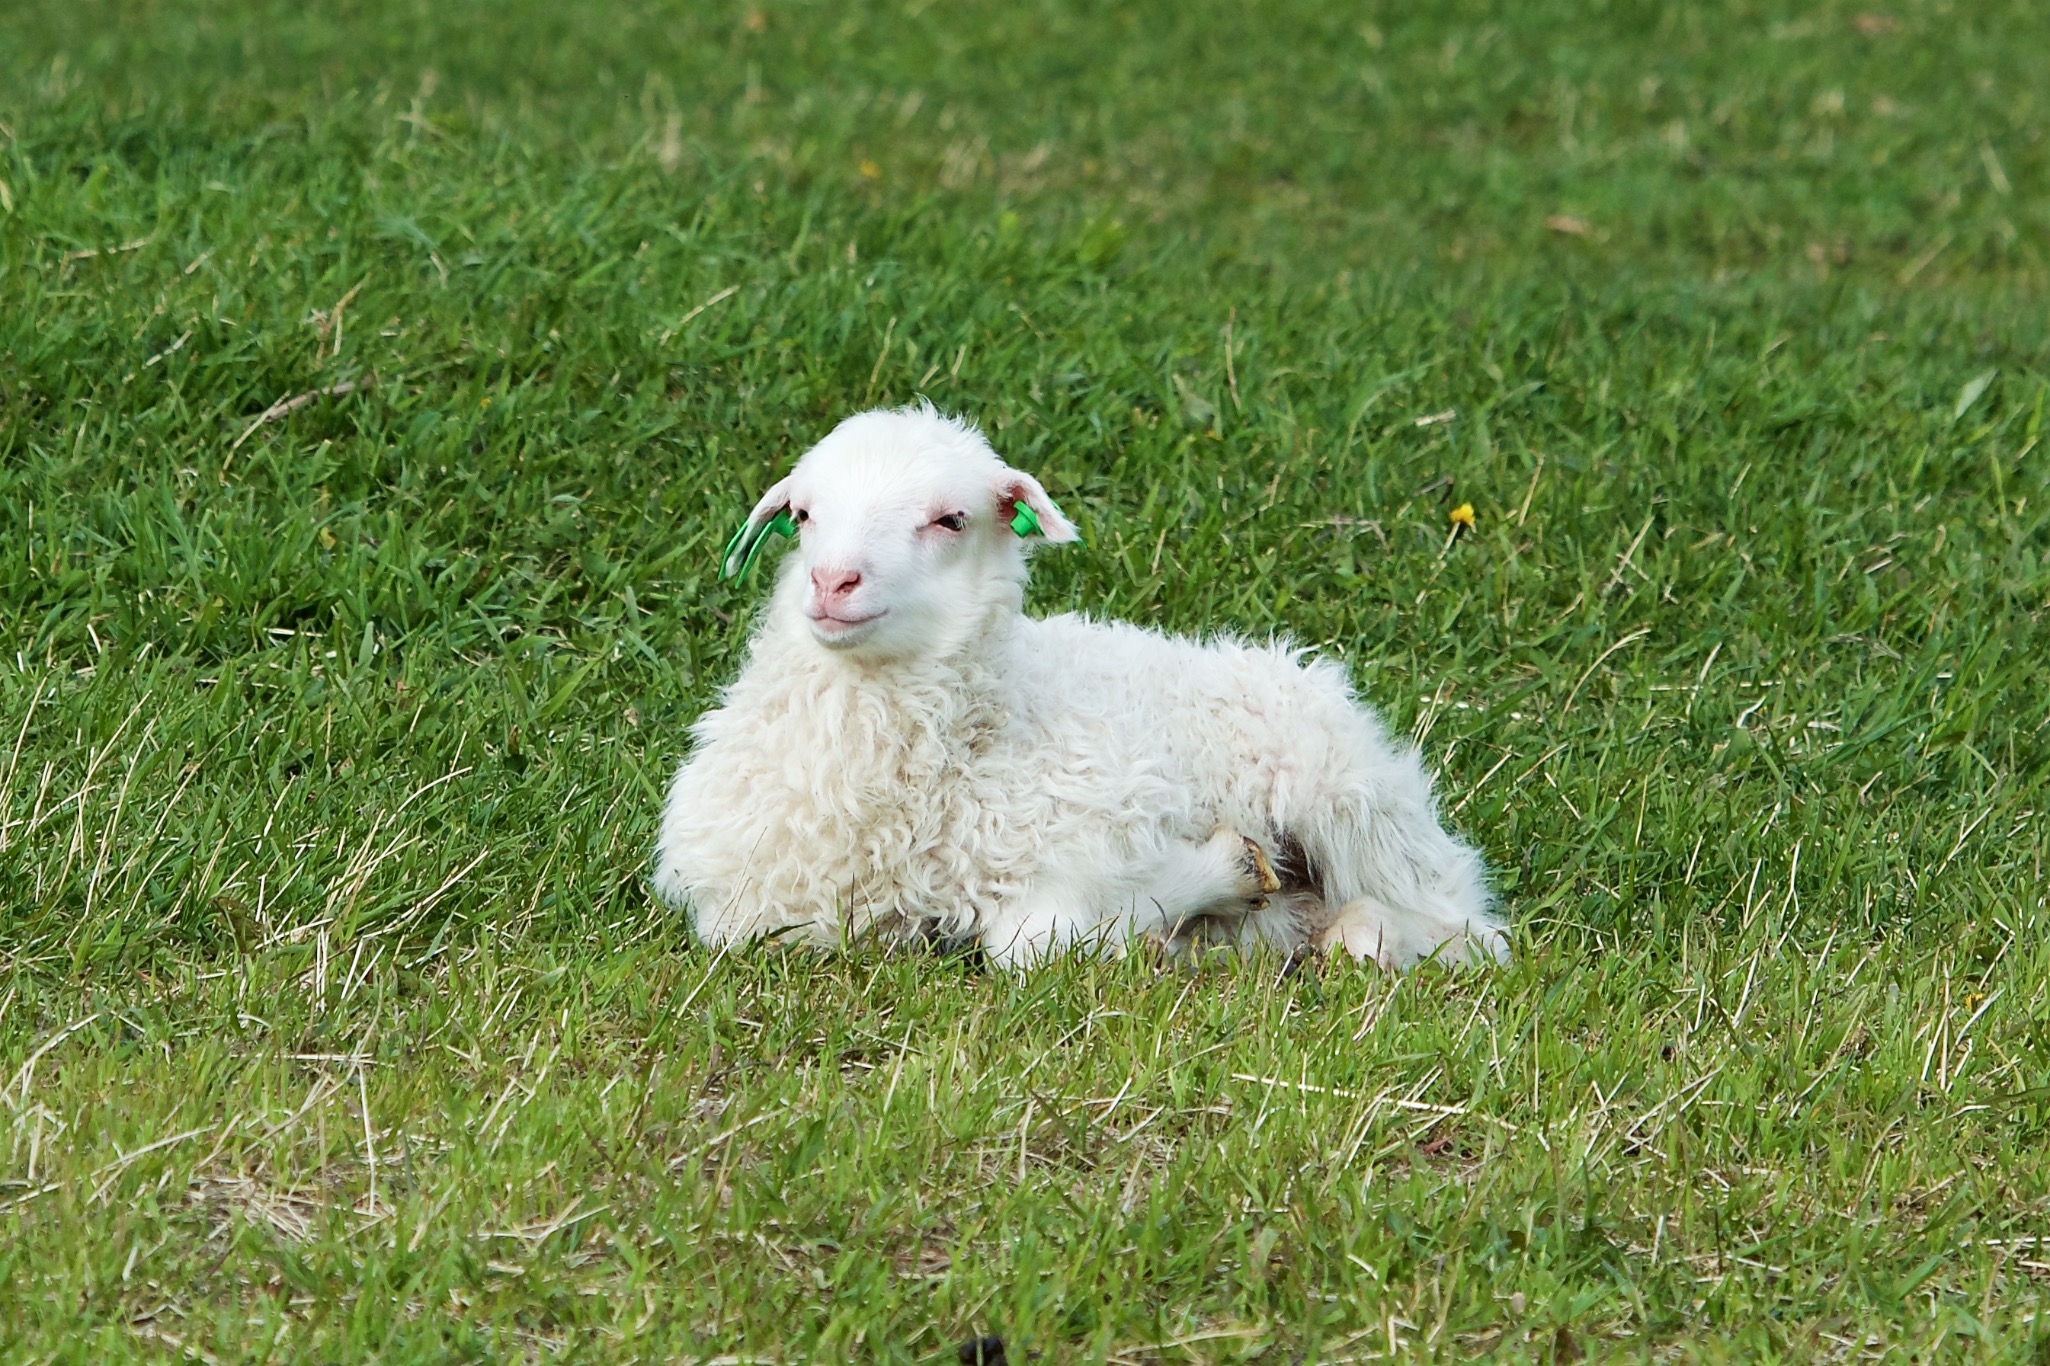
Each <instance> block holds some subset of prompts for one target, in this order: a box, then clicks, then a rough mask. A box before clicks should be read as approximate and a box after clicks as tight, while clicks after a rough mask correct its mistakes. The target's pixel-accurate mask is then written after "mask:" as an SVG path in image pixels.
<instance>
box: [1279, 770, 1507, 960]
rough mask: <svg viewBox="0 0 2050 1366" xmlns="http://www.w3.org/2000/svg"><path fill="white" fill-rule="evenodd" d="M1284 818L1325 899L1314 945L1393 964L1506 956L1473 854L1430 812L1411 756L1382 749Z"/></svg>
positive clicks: (1426, 784)
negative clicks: (1288, 819)
mask: <svg viewBox="0 0 2050 1366" xmlns="http://www.w3.org/2000/svg"><path fill="white" fill-rule="evenodd" d="M1349 776H1350V777H1351V778H1352V779H1353V781H1351V782H1348V783H1344V784H1342V785H1340V784H1334V785H1333V788H1332V789H1327V793H1328V795H1327V796H1326V797H1325V799H1324V800H1322V801H1319V802H1317V803H1314V804H1312V806H1311V807H1310V809H1308V810H1305V811H1303V812H1301V813H1300V816H1299V818H1298V819H1297V820H1295V821H1292V822H1291V823H1290V829H1289V834H1290V835H1291V837H1292V838H1294V839H1295V840H1296V841H1298V842H1299V843H1300V844H1301V845H1302V848H1303V852H1304V854H1305V855H1306V856H1307V858H1308V861H1309V864H1310V866H1311V867H1312V868H1313V869H1314V870H1315V872H1316V880H1317V882H1318V885H1319V890H1320V891H1321V892H1322V893H1323V897H1324V902H1325V904H1326V905H1327V906H1328V907H1330V910H1329V912H1328V913H1327V914H1328V919H1327V920H1326V922H1325V923H1324V925H1322V926H1321V927H1319V928H1320V930H1321V933H1320V934H1319V938H1318V943H1319V944H1320V945H1321V946H1322V947H1324V948H1326V949H1329V950H1333V951H1336V950H1338V949H1340V948H1343V949H1344V950H1346V951H1347V952H1349V953H1351V954H1352V955H1353V956H1354V957H1355V958H1361V959H1372V960H1373V961H1374V962H1377V963H1379V964H1381V965H1382V966H1383V967H1389V968H1402V967H1407V966H1409V965H1410V964H1412V963H1416V962H1419V961H1421V960H1423V959H1426V958H1434V957H1435V958H1439V959H1441V960H1450V961H1454V962H1459V961H1471V962H1480V961H1488V960H1499V959H1505V958H1507V957H1508V956H1509V945H1508V939H1507V937H1506V935H1505V933H1504V931H1503V928H1502V924H1501V922H1500V921H1499V920H1497V919H1496V918H1495V916H1494V915H1493V914H1492V913H1491V912H1492V907H1491V905H1490V901H1491V898H1490V897H1489V894H1488V888H1487V881H1486V877H1485V874H1484V872H1483V870H1482V867H1481V862H1480V857H1479V855H1477V854H1476V853H1475V852H1474V851H1473V850H1472V849H1471V848H1470V847H1468V846H1467V845H1466V844H1464V843H1463V842H1461V841H1460V840H1459V839H1457V838H1456V837H1455V836H1453V835H1452V834H1451V833H1450V832H1449V831H1447V830H1446V829H1445V827H1444V826H1443V825H1442V824H1441V823H1440V822H1439V820H1438V813H1437V810H1436V808H1435V804H1434V803H1433V802H1432V800H1431V789H1430V779H1429V778H1428V777H1427V776H1426V775H1425V773H1424V770H1423V766H1422V765H1421V764H1420V763H1419V762H1418V761H1417V760H1416V758H1415V756H1414V755H1412V754H1406V753H1402V752H1400V751H1394V750H1393V749H1392V747H1385V746H1384V747H1383V748H1382V753H1380V754H1379V755H1378V756H1375V758H1374V760H1373V761H1372V762H1371V763H1367V764H1361V765H1359V766H1358V767H1357V768H1356V769H1355V771H1354V772H1353V773H1352V774H1350V775H1349Z"/></svg>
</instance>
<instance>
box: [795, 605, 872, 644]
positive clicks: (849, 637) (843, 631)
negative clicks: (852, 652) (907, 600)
mask: <svg viewBox="0 0 2050 1366" xmlns="http://www.w3.org/2000/svg"><path fill="white" fill-rule="evenodd" d="M889 614H890V610H889V609H888V608H887V607H886V608H884V609H883V610H882V611H880V612H871V613H869V614H868V615H867V616H865V617H836V616H830V615H827V614H825V613H821V614H819V615H818V616H812V614H811V613H810V612H806V613H805V616H807V617H809V618H810V620H811V629H812V630H813V631H814V632H816V633H817V635H818V637H819V639H820V640H823V641H826V642H827V643H829V644H833V645H842V644H851V643H853V641H854V640H856V639H857V638H859V637H861V636H864V635H866V634H868V628H869V627H871V626H873V625H875V624H876V623H877V622H879V621H881V620H882V619H883V618H884V617H886V616H888V615H889Z"/></svg>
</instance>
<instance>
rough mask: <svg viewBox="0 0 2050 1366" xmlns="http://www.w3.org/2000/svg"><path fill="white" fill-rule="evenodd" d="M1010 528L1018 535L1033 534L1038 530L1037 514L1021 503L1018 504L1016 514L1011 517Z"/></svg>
mask: <svg viewBox="0 0 2050 1366" xmlns="http://www.w3.org/2000/svg"><path fill="white" fill-rule="evenodd" d="M1011 530H1013V531H1015V532H1017V533H1018V534H1019V535H1020V536H1034V535H1037V534H1038V532H1039V515H1038V514H1037V513H1035V512H1034V511H1033V510H1032V509H1031V508H1029V507H1026V506H1025V505H1024V504H1023V503H1020V504H1018V515H1017V516H1015V517H1013V518H1012V519H1011Z"/></svg>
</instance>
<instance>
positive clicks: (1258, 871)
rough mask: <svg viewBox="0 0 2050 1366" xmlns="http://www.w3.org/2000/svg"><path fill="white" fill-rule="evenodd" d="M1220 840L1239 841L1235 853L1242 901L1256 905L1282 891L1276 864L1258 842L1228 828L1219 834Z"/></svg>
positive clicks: (1217, 836) (1239, 892)
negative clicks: (1275, 869) (1275, 870)
mask: <svg viewBox="0 0 2050 1366" xmlns="http://www.w3.org/2000/svg"><path fill="white" fill-rule="evenodd" d="M1216 838H1217V839H1219V840H1226V841H1229V840H1237V841H1238V844H1239V847H1238V849H1237V850H1235V851H1234V861H1235V864H1236V869H1237V874H1238V879H1237V880H1238V888H1237V890H1238V894H1239V899H1240V900H1242V901H1250V902H1253V903H1255V904H1259V903H1261V902H1264V901H1266V899H1267V898H1268V897H1270V896H1272V895H1274V894H1275V893H1276V892H1278V891H1280V890H1281V879H1280V877H1278V876H1277V875H1276V874H1275V872H1274V862H1273V860H1271V859H1269V858H1268V857H1267V851H1266V850H1265V849H1262V848H1261V847H1260V845H1259V842H1258V841H1257V840H1251V839H1248V838H1246V837H1245V836H1244V835H1241V834H1239V833H1238V832H1237V831H1235V830H1232V829H1229V828H1226V829H1222V830H1219V831H1218V832H1217V835H1216Z"/></svg>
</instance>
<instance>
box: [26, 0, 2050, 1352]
mask: <svg viewBox="0 0 2050 1366" xmlns="http://www.w3.org/2000/svg"><path fill="white" fill-rule="evenodd" d="M1876 3H1877V0H1874V4H1876ZM1109 9H1110V7H1097V6H1086V5H1080V4H1065V3H1055V2H1054V0H1041V2H1039V3H1027V4H1019V5H1012V6H1002V7H999V6H993V5H954V6H943V5H931V4H928V3H924V2H923V0H910V3H902V4H880V3H874V4H872V3H862V2H858V0H843V3H836V4H824V3H796V2H794V0H793V2H792V3H768V2H766V0H765V3H763V4H762V6H761V8H759V9H756V8H752V7H750V6H748V5H724V4H722V5H703V6H697V7H691V6H686V5H684V4H681V3H674V4H657V3H646V2H644V0H629V2H628V3H620V4H613V5H599V4H595V3H590V2H589V0H562V3H556V4H552V5H551V4H541V3H538V2H537V0H506V2H505V3H499V4H491V5H486V4H478V3H473V2H472V0H449V2H448V3H441V4H429V3H426V0H346V2H344V3H335V4H329V5H323V6H317V7H308V6H302V5H287V4H283V3H265V2H264V0H63V2H62V3H60V2H59V0H14V3H11V4H9V5H7V6H5V7H4V8H0V955H4V960H0V978H4V980H0V1127H4V1133H5V1136H4V1140H0V1360H4V1361H6V1362H10V1363H11V1362H28V1361H37V1362H42V1361H62V1362H108V1361H119V1360H129V1359H135V1360H180V1359H192V1360H199V1361H205V1362H215V1361H222V1362H241V1361H304V1362H332V1361H341V1360H370V1359H375V1360H378V1361H382V1362H394V1363H396V1362H424V1361H442V1360H476V1361H497V1360H540V1359H548V1360H556V1359H561V1360H567V1361H577V1362H626V1361H643V1362H652V1361H687V1362H695V1361H712V1360H717V1361H721V1362H725V1363H739V1362H775V1361H790V1362H795V1361H805V1360H816V1361H849V1360H862V1361H867V1360H877V1361H900V1362H913V1361H951V1360H953V1359H954V1344H955V1343H956V1342H958V1341H960V1340H961V1339H963V1338H966V1337H968V1336H970V1335H971V1334H976V1333H985V1332H996V1333H1000V1334H1002V1335H1003V1336H1004V1338H1005V1339H1006V1342H1007V1344H1008V1346H1009V1347H1010V1350H1011V1360H1012V1361H1013V1362H1017V1361H1021V1360H1026V1359H1031V1358H1029V1357H1028V1356H1027V1354H1028V1353H1036V1354H1037V1358H1036V1359H1037V1360H1039V1361H1041V1362H1044V1363H1047V1364H1048V1366H1052V1363H1059V1362H1081V1361H1089V1362H1146V1361H1224V1360H1263V1361H1272V1362H1277V1363H1280V1362H1306V1361H1317V1362H1338V1361H1349V1360H1369V1359H1386V1358H1395V1359H1401V1360H1463V1359H1467V1358H1470V1357H1483V1358H1492V1359H1500V1360H1545V1361H1559V1362H1565V1361H1572V1360H1582V1359H1607V1358H1622V1359H1631V1360H1643V1359H1657V1360H1688V1361H1745V1362H1755V1361H1811V1360H1826V1361H1838V1360H1844V1361H1851V1360H1866V1359H1884V1360H1893V1361H1910V1360H1914V1361H1925V1360H1989V1361H1990V1360H2003V1361H2005V1360H2036V1361H2042V1360H2045V1359H2046V1358H2050V1321H2046V1320H2045V1319H2044V1318H2043V1317H2042V1316H2043V1315H2044V1313H2045V1309H2046V1304H2045V1301H2046V1293H2045V1291H2046V1285H2050V943H2046V929H2050V914H2046V910H2050V908H2046V901H2045V890H2044V887H2045V884H2044V881H2043V871H2044V870H2043V865H2044V856H2045V852H2046V847H2050V831H2046V824H2050V818H2046V814H2045V809H2044V808H2045V804H2046V800H2050V451H2046V450H2045V448H2044V446H2043V444H2041V437H2042V436H2043V435H2044V431H2043V428H2044V419H2045V407H2046V402H2050V329H2046V305H2050V142H2046V132H2050V94H2046V89H2045V86H2044V83H2043V79H2042V73H2043V72H2044V71H2045V70H2046V69H2050V26H2046V25H2045V24H2044V23H2043V22H2042V16H2041V14H2040V13H2038V12H2037V9H2036V7H2035V6H2034V5H2033V4H2031V3H2028V0H2006V2H2005V3H2003V2H2002V0H1888V8H1887V9H1886V11H1885V12H1881V11H1879V10H1878V9H1876V8H1868V7H1861V5H1856V4H1837V3H1830V2H1829V0H1818V2H1817V3H1809V4H1792V3H1787V4H1767V3H1762V2H1761V3H1752V2H1750V0H1727V2H1724V3H1702V4H1691V5H1683V4H1680V3H1677V0H1674V2H1672V3H1653V2H1652V0H1612V2H1611V3H1594V2H1592V0H1591V2H1590V3H1583V4H1569V3H1566V0H1524V3H1510V0H1458V2H1457V3H1445V4H1442V5H1435V6H1428V5H1426V6H1419V5H1402V4H1397V3H1393V2H1392V0H1387V2H1384V0H1369V3H1364V4H1355V5H1335V4H1333V5H1317V4H1309V3H1302V2H1298V3H1278V4H1274V5H1267V6H1260V7H1251V6H1241V5H1227V4H1216V3H1209V0H1196V3H1190V4H1181V5H1148V6H1131V7H1123V8H1121V9H1119V10H1118V11H1117V12H1115V13H1112V12H1108V11H1109ZM918 394H927V395H930V396H931V397H932V398H933V399H934V400H935V401H936V402H938V403H939V404H941V405H943V406H945V407H948V408H952V409H956V410H959V411H962V412H964V413H967V414H969V415H970V416H972V417H974V418H976V419H978V420H979V421H981V422H982V423H984V424H985V426H986V427H987V429H988V431H989V433H990V435H991V437H992V439H993V441H994V442H995V444H996V445H997V447H998V449H999V450H1000V451H1002V452H1003V453H1004V454H1005V455H1006V456H1007V457H1009V458H1010V459H1011V460H1013V461H1014V462H1015V463H1018V464H1020V465H1022V466H1024V467H1026V468H1028V469H1032V470H1034V471H1036V472H1037V473H1039V474H1040V475H1041V476H1042V477H1043V479H1044V480H1045V481H1046V483H1047V484H1048V486H1049V488H1050V489H1051V491H1052V492H1053V494H1054V496H1055V497H1056V498H1057V499H1059V500H1060V502H1061V504H1062V506H1063V507H1064V508H1066V509H1067V510H1068V511H1069V512H1070V513H1071V514H1074V515H1076V516H1077V517H1078V520H1080V521H1081V522H1082V524H1083V528H1084V535H1085V544H1084V545H1083V546H1082V547H1080V548H1075V549H1070V550H1068V551H1066V552H1063V553H1061V554H1059V555H1053V554H1049V555H1047V556H1046V557H1044V558H1043V559H1042V561H1041V567H1040V571H1039V576H1038V578H1037V579H1036V581H1035V585H1034V588H1033V593H1032V597H1033V602H1034V606H1035V607H1036V608H1038V609H1042V610H1061V609H1070V608H1074V609H1081V610H1086V611H1089V612H1094V613H1102V614H1115V615H1119V616H1126V617H1131V618H1135V619H1138V620H1143V621H1148V622H1154V623H1158V624H1161V625H1164V626H1168V627H1172V628H1175V629H1185V630H1231V631H1239V632H1245V633H1249V634H1252V635H1256V636H1264V635H1267V634H1268V633H1272V632H1285V633H1287V634H1289V635H1291V636H1293V637H1294V638H1296V639H1298V640H1300V641H1303V642H1305V643H1311V644H1314V645H1316V646H1317V647H1318V648H1319V649H1321V650H1324V651H1327V652H1330V653H1333V654H1336V655H1338V656H1340V657H1342V658H1344V659H1345V660H1346V661H1347V662H1348V664H1349V665H1350V666H1351V668H1352V670H1353V673H1354V676H1355V677H1356V679H1357V681H1358V684H1359V687H1360V689H1361V691H1362V693H1363V695H1364V696H1365V697H1367V698H1368V699H1370V700H1371V701H1372V702H1373V703H1374V704H1376V705H1377V706H1379V707H1381V708H1382V709H1383V710H1384V711H1385V712H1386V713H1387V714H1388V715H1389V717H1390V718H1391V720H1392V721H1393V722H1394V723H1395V724H1396V725H1397V726H1399V727H1401V728H1403V729H1405V730H1408V731H1409V732H1410V733H1412V734H1413V735H1414V736H1415V737H1416V738H1417V739H1418V740H1419V741H1420V742H1421V743H1422V745H1423V746H1424V748H1425V750H1426V751H1427V753H1428V754H1429V756H1430V758H1431V760H1432V762H1433V763H1434V764H1436V765H1438V766H1439V767H1440V769H1441V771H1442V773H1443V791H1444V795H1445V806H1446V809H1447V811H1448V812H1449V813H1450V815H1451V819H1452V820H1453V821H1454V822H1455V823H1456V824H1457V825H1458V826H1459V827H1460V828H1461V829H1462V830H1464V831H1465V832H1466V833H1467V834H1468V835H1470V836H1471V837H1472V838H1473V839H1474V840H1475V841H1477V842H1478V843H1479V844H1480V846H1481V847H1482V848H1483V849H1484V850H1485V851H1486V854H1487V856H1488V859H1489V861H1490V864H1491V866H1492V867H1493V869H1494V870H1495V876H1496V882H1497V885H1498V887H1499V889H1500V892H1501V894H1502V898H1503V901H1504V904H1505V906H1506V908H1507V910H1508V912H1509V914H1510V916H1511V917H1512V919H1513V921H1514V923H1515V926H1516V936H1517V950H1518V952H1517V958H1516V961H1515V963H1514V964H1513V965H1511V966H1508V967H1505V968H1503V969H1501V970H1499V971H1490V972H1481V973H1452V972H1446V971H1437V970H1427V971H1421V972H1418V973H1416V974H1414V975H1412V976H1408V977H1404V978H1401V979H1393V978H1389V977H1385V976H1381V975H1379V974H1377V973H1375V972H1374V971H1372V970H1370V969H1365V968H1359V967H1354V966H1349V965H1333V966H1330V967H1327V968H1325V969H1323V970H1321V971H1320V970H1308V971H1303V972H1300V973H1296V974H1293V975H1284V974H1283V973H1282V972H1280V971H1279V966H1280V965H1279V964H1276V963H1273V962H1261V961H1257V960H1231V959H1225V958H1220V959H1214V960H1211V961H1207V962H1205V963H1203V964H1202V965H1200V967H1197V968H1193V969H1181V970H1168V971H1160V972H1156V971H1154V970H1153V969H1151V968H1149V967H1147V966H1145V965H1142V964H1139V963H1135V962H1121V963H1094V962H1073V963H1069V964H1064V965H1061V966H1059V967H1057V968H1054V969H1051V970H1047V971H1044V972H1041V973H1038V974H1036V975H1033V976H1031V977H1029V978H1025V979H1012V978H1009V977H1005V976H1002V975H996V974H990V973H987V972H982V971H978V970H976V969H974V968H973V967H972V966H971V965H968V964H964V963H962V962H959V961H955V960H947V959H939V958H917V957H890V958H885V957H878V956H872V955H861V954H856V955H853V956H849V957H844V958H837V959H819V958H814V957H811V956H807V955H805V954H802V953H783V952H757V953H743V954H732V955H727V956H725V957H719V958H715V957H714V956H713V955H711V954H709V953H707V952H704V951H702V950H700V949H698V948H696V947H695V946H693V945H692V943H691V942H690V937H689V932H688V927H687V925H686V923H685V922H684V920H683V919H682V918H681V917H680V916H679V915H678V914H676V913H675V912H673V911H670V910H668V909H665V908H663V907H661V906H660V905H658V904H656V903H655V902H654V901H653V900H652V898H651V896H650V894H649V892H648V888H647V870H648V858H647V855H648V849H649V846H650V843H651V840H652V837H653V831H654V826H655V820H656V815H657V810H658V804H659V800H660V793H661V790H662V787H663V784H664V783H665V782H666V780H667V778H668V775H669V774H670V773H671V772H672V771H673V769H674V766H675V764H676V762H677V761H678V759H679V757H680V755H681V753H682V748H683V744H684V739H685V728H686V726H687V725H688V723H689V722H690V720H691V719H692V718H693V717H694V716H695V715H696V714H697V713H698V712H699V711H700V710H701V709H702V708H704V707H705V706H706V705H707V704H708V703H709V702H710V700H711V699H712V698H713V697H714V696H715V694H716V690H717V688H718V686H719V685H720V683H721V682H722V681H723V680H724V679H726V678H727V677H729V676H730V675H731V673H732V672H733V670H734V669H735V667H736V665H737V661H738V659H739V654H740V651H741V649H742V646H743V644H744V641H745V636H746V631H747V625H748V620H749V616H750V613H751V612H752V611H753V609H754V607H755V605H756V604H757V603H758V601H759V593H760V581H759V576H757V579H756V580H754V581H751V582H750V583H748V584H746V585H742V586H740V587H735V586H732V585H727V584H721V583H719V582H717V581H716V580H715V578H714V573H713V571H714V560H715V556H716V553H717V550H718V548H719V546H720V545H721V544H723V541H724V539H725V536H726V534H727V533H728V532H729V531H730V530H731V527H732V525H733V524H734V523H735V521H736V520H737V519H738V517H739V516H740V515H741V513H742V512H743V511H744V509H745V508H746V507H747V506H748V504H749V502H750V501H751V499H752V496H753V494H754V493H755V492H757V491H758V490H759V489H760V488H761V487H763V486H764V485H765V483H766V482H767V481H768V480H769V479H770V478H771V477H772V472H774V471H777V470H779V469H781V468H783V467H784V466H786V465H787V463H788V462H789V461H790V460H791V459H792V458H794V457H795V455H796V454H797V453H799V452H800V451H801V450H802V449H803V448H804V447H805V446H806V445H808V444H809V443H810V442H811V441H813V440H815V439H816V438H817V437H818V436H819V435H821V434H823V433H824V431H825V430H827V428H828V427H829V426H830V425H831V424H832V423H833V422H834V421H835V420H836V419H837V418H838V417H840V416H842V415H844V414H846V413H847V412H849V411H851V410H854V409H857V408H860V407H862V406H865V405H870V404H875V403H881V402H901V401H906V400H909V399H911V398H912V397H913V396H915V395H918ZM1462 503H1471V504H1472V505H1473V508H1474V509H1475V516H1476V524H1475V526H1474V528H1473V530H1472V531H1471V532H1470V533H1468V534H1464V535H1461V536H1458V537H1456V538H1455V537H1453V536H1451V535H1450V532H1451V530H1452V528H1451V524H1450V521H1449V512H1450V510H1451V509H1452V508H1454V507H1456V506H1458V505H1459V504H1462Z"/></svg>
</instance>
